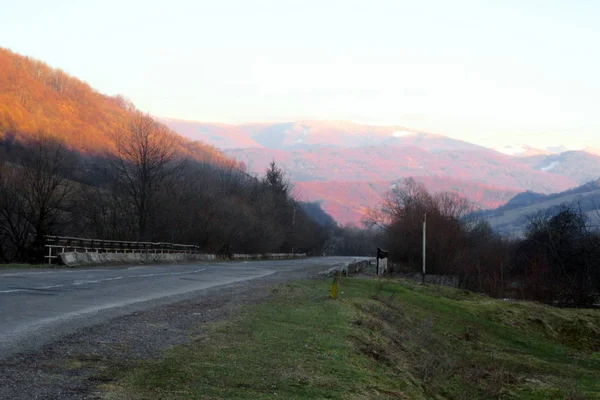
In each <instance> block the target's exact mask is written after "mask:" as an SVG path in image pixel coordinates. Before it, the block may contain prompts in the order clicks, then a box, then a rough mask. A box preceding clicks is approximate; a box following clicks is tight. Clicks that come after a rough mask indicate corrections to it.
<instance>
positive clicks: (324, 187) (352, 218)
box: [295, 176, 520, 225]
mask: <svg viewBox="0 0 600 400" xmlns="http://www.w3.org/2000/svg"><path fill="white" fill-rule="evenodd" d="M415 179H416V180H417V181H418V182H421V183H423V184H424V185H425V186H426V187H427V189H428V190H430V191H432V192H446V191H449V192H454V193H457V194H458V195H460V196H462V197H465V198H467V199H469V200H470V201H472V202H473V203H475V205H476V206H479V207H481V208H496V207H499V206H501V205H503V204H505V203H506V202H507V201H508V200H510V199H511V198H513V197H514V196H515V195H517V194H518V193H520V190H517V189H509V188H502V187H495V186H490V185H485V184H477V183H473V182H467V181H462V180H459V179H452V178H447V177H444V178H442V177H431V176H420V177H415ZM396 182H397V181H376V182H364V181H362V182H296V183H295V187H296V188H297V191H298V194H299V197H300V199H302V200H310V201H319V202H322V206H323V210H325V211H326V212H327V213H328V214H330V215H331V216H332V217H333V218H334V219H335V220H336V221H337V222H338V223H339V224H341V225H360V223H361V221H362V220H363V219H364V218H365V217H366V215H367V211H368V210H369V209H377V208H379V207H380V206H381V204H382V200H383V196H384V195H385V193H386V192H387V191H389V190H390V189H391V188H392V185H394V184H395V183H396Z"/></svg>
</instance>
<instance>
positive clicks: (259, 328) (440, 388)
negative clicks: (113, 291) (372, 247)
mask: <svg viewBox="0 0 600 400" xmlns="http://www.w3.org/2000/svg"><path fill="white" fill-rule="evenodd" d="M329 287H330V282H323V281H305V282H299V283H294V284H286V285H281V286H279V287H277V288H276V289H274V290H273V293H272V296H271V297H270V298H269V300H267V301H266V302H264V303H263V304H260V305H258V306H256V307H252V308H251V309H250V310H244V312H243V314H240V315H238V316H237V317H235V318H233V319H231V320H229V321H226V322H223V323H219V324H214V325H211V326H209V327H208V328H207V330H206V332H205V334H204V335H203V336H201V337H196V338H193V340H192V341H191V342H190V343H189V344H188V345H186V346H182V347H177V348H173V349H171V350H169V351H167V352H166V353H165V354H164V356H163V357H161V358H160V359H157V360H152V361H145V362H141V363H140V364H138V365H137V366H136V367H135V368H133V369H129V370H127V371H121V372H120V373H118V374H117V376H116V378H117V379H116V381H114V382H112V383H109V384H106V385H105V386H104V389H105V390H106V392H105V395H106V397H107V398H110V399H267V398H269V399H273V398H280V399H326V398H329V399H386V398H390V399H391V398H400V399H402V398H404V399H424V398H447V399H476V398H480V399H490V398H525V399H584V398H600V353H599V351H600V312H598V311H593V310H565V309H554V308H550V307H547V306H543V305H538V304H533V303H508V302H502V301H498V300H493V299H489V298H487V297H484V296H479V295H475V294H472V293H468V292H464V291H459V290H454V289H449V288H440V287H434V286H421V285H418V284H415V283H410V282H391V281H386V282H377V281H375V280H363V279H356V278H351V279H346V280H345V281H344V282H343V283H342V288H341V291H342V294H341V299H339V300H329V299H327V293H328V289H329ZM113 378H114V376H113Z"/></svg>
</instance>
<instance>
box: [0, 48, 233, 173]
mask: <svg viewBox="0 0 600 400" xmlns="http://www.w3.org/2000/svg"><path fill="white" fill-rule="evenodd" d="M127 106H128V104H127V101H125V100H124V99H123V98H122V97H110V96H105V95H103V94H101V93H98V92H97V91H95V90H94V89H92V88H91V87H90V86H89V85H88V84H87V83H84V82H82V81H80V80H79V79H77V78H74V77H72V76H69V75H68V74H66V73H65V72H63V71H61V70H60V69H55V68H52V67H50V66H48V65H46V64H45V63H43V62H41V61H38V60H34V59H31V58H29V57H25V56H22V55H19V54H16V53H13V52H12V51H10V50H7V49H4V48H1V47H0V142H2V141H17V142H20V141H24V140H26V139H27V138H29V137H31V136H32V135H35V134H37V133H39V132H44V133H46V134H49V135H53V136H56V137H58V138H61V139H63V140H64V141H65V142H66V144H67V145H68V146H69V147H70V148H71V149H72V150H76V151H78V152H81V153H84V154H104V153H105V152H109V153H110V152H112V151H114V150H115V145H114V139H113V136H112V135H113V132H114V131H116V130H117V129H119V128H121V127H122V126H123V125H124V123H125V121H126V119H127V117H128V116H129V115H130V111H128V107H127ZM176 146H177V149H178V151H179V153H181V154H183V155H186V156H189V157H191V158H194V159H196V160H200V161H210V162H215V163H227V164H229V163H232V161H231V160H229V159H228V158H227V157H226V156H225V155H224V154H223V153H222V152H221V151H220V150H217V149H216V148H215V147H213V146H211V145H207V144H205V143H201V142H192V141H191V140H190V139H187V138H184V137H182V136H178V137H177V139H176Z"/></svg>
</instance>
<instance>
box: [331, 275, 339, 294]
mask: <svg viewBox="0 0 600 400" xmlns="http://www.w3.org/2000/svg"><path fill="white" fill-rule="evenodd" d="M339 276H340V275H339V273H337V274H335V276H334V277H333V286H332V287H331V294H330V295H329V298H330V299H337V298H338V293H339V292H340V279H339Z"/></svg>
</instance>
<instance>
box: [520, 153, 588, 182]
mask: <svg viewBox="0 0 600 400" xmlns="http://www.w3.org/2000/svg"><path fill="white" fill-rule="evenodd" d="M523 161H524V162H525V163H527V164H528V165H530V166H531V167H532V168H534V169H535V170H538V171H543V172H549V173H551V174H554V175H557V176H561V177H567V178H569V179H571V180H573V181H575V182H577V183H578V184H583V183H585V182H589V181H591V180H595V179H598V177H600V155H598V154H593V153H591V152H587V151H565V152H563V153H559V154H551V155H539V156H532V157H525V158H523Z"/></svg>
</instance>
